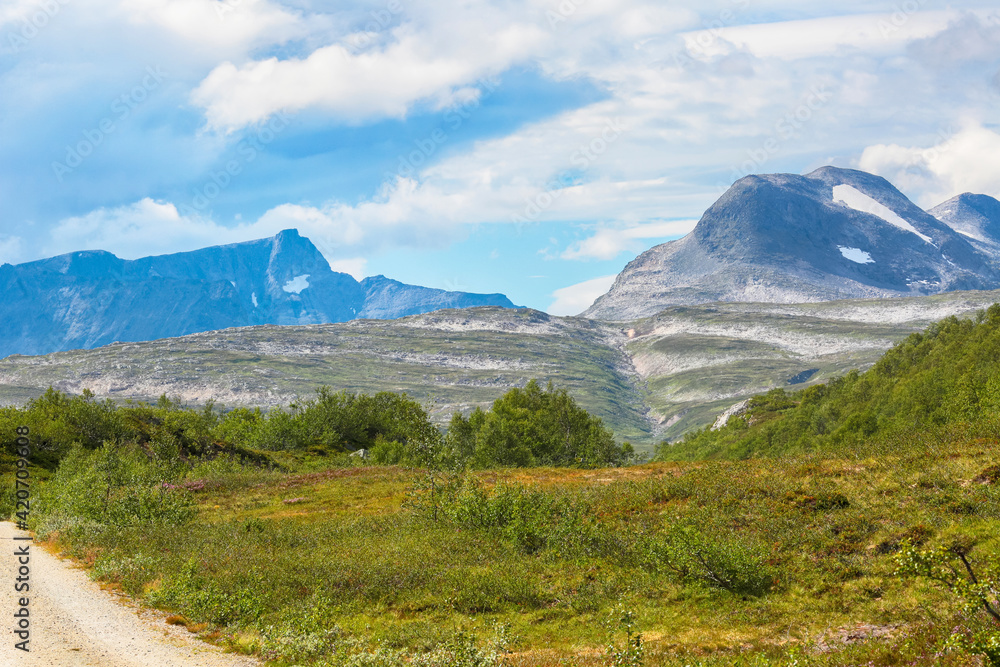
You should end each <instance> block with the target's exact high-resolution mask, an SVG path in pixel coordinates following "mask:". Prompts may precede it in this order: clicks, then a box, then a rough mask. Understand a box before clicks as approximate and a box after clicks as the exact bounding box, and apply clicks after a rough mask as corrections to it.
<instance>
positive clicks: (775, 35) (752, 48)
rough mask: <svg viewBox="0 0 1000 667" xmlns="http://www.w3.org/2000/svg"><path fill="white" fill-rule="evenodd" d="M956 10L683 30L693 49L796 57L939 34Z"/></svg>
mask: <svg viewBox="0 0 1000 667" xmlns="http://www.w3.org/2000/svg"><path fill="white" fill-rule="evenodd" d="M960 16H961V14H959V13H958V12H955V11H919V12H914V13H910V14H905V13H904V12H897V13H893V12H889V13H877V14H854V15H849V16H831V17H824V18H818V19H807V20H800V21H781V22H775V23H760V24H755V25H741V26H733V27H723V28H721V29H717V30H698V31H694V32H689V33H685V34H683V35H682V37H683V38H684V43H685V45H686V46H687V48H688V51H689V52H690V53H691V54H692V55H699V56H719V55H727V54H730V53H733V52H734V51H739V50H746V51H748V52H749V53H752V54H753V55H755V56H757V57H758V58H783V59H788V60H797V59H801V58H809V57H814V56H821V55H827V54H830V55H832V54H835V53H837V52H838V51H841V50H843V49H845V48H851V49H857V50H863V51H864V52H866V53H869V54H871V53H879V52H882V53H885V52H890V51H893V50H897V49H899V48H900V47H901V46H905V45H906V44H908V43H909V42H912V41H914V40H917V39H923V38H926V37H930V36H933V35H936V34H937V33H939V32H941V31H942V30H943V29H944V28H945V27H946V26H947V25H948V22H949V20H954V19H957V18H959V17H960Z"/></svg>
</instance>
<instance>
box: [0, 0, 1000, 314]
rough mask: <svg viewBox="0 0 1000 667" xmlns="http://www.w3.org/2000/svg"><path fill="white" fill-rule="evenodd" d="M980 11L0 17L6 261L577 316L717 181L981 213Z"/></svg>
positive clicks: (264, 8)
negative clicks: (357, 283) (899, 196)
mask: <svg viewBox="0 0 1000 667" xmlns="http://www.w3.org/2000/svg"><path fill="white" fill-rule="evenodd" d="M998 109H1000V8H997V7H996V3H995V0H989V1H983V2H974V1H961V0H959V1H956V2H952V3H948V4H944V3H936V2H932V1H930V0H902V1H895V0H894V1H893V2H885V3H884V4H883V3H878V2H872V1H871V0H866V1H865V2H861V1H860V0H842V1H840V2H836V3H833V2H824V3H817V2H808V1H805V2H804V1H802V0H796V1H795V2H792V1H790V0H699V1H697V2H695V1H694V0H682V1H678V2H670V3H667V2H662V1H661V2H643V1H640V0H495V1H492V2H491V1H486V0H461V1H453V0H449V1H443V0H438V1H435V2H426V1H425V2H417V1H416V0H373V1H371V2H362V1H354V0H343V1H338V2H329V1H324V0H286V1H277V0H2V3H0V262H10V263H14V264H17V263H21V262H26V261H31V260H35V259H39V258H43V257H50V256H53V255H57V254H61V253H65V252H71V251H77V250H86V249H102V250H107V251H110V252H113V253H115V254H116V255H118V256H119V257H123V258H127V259H133V258H137V257H143V256H147V255H158V254H165V253H170V252H179V251H185V250H193V249H196V248H201V247H205V246H210V245H219V244H225V243H235V242H240V241H246V240H251V239H257V238H263V237H268V236H273V235H274V234H276V233H277V232H279V231H281V230H282V229H288V228H296V229H298V230H299V231H300V233H302V234H303V235H304V236H307V237H309V238H310V239H311V240H312V241H313V242H314V243H315V244H316V246H317V247H318V248H319V249H320V250H321V251H322V252H323V254H324V255H325V256H326V257H327V259H328V260H329V261H330V263H331V265H332V266H333V268H334V269H336V270H340V271H344V272H347V273H351V274H352V275H354V276H355V277H357V278H361V277H363V276H369V275H377V274H383V275H386V276H388V277H390V278H394V279H397V280H402V281H404V282H408V283H413V284H419V285H426V286H429V287H436V288H442V289H451V290H464V291H473V292H502V293H504V294H506V295H507V296H508V297H510V298H511V300H513V301H514V302H515V303H516V304H518V305H524V306H530V307H533V308H537V309H540V310H545V311H547V312H550V313H552V314H557V315H566V314H576V313H579V312H580V311H582V310H584V309H585V308H586V307H587V306H589V305H590V303H591V302H592V301H593V299H594V298H596V297H597V296H599V295H600V294H602V293H603V292H605V291H606V290H607V289H608V288H609V287H610V285H611V282H612V281H613V280H614V276H615V275H616V274H617V273H618V272H619V271H621V269H622V268H623V267H624V266H625V264H627V263H628V262H629V261H630V260H632V259H634V258H635V257H636V256H637V255H638V254H639V253H640V252H642V251H643V250H646V249H648V248H650V247H652V246H654V245H656V244H659V243H663V242H665V241H668V240H671V239H676V238H679V237H681V236H682V235H684V234H685V233H687V232H688V231H690V230H691V229H692V228H693V227H694V225H695V223H696V222H697V220H698V219H699V218H700V217H701V214H702V213H703V212H704V211H705V209H706V208H708V207H709V206H710V205H711V204H712V203H713V202H714V201H715V200H716V199H717V198H718V197H719V196H720V195H721V194H722V193H723V192H724V191H725V190H726V188H728V187H729V186H730V185H731V184H732V183H733V182H734V181H736V180H737V179H739V178H741V177H743V176H745V175H748V174H752V173H774V172H788V173H808V172H809V171H812V170H813V169H816V168H818V167H820V166H823V165H827V164H832V165H836V166H841V167H850V168H858V169H863V170H865V171H869V172H872V173H876V174H879V175H881V176H884V177H886V178H888V179H889V180H890V181H891V182H892V183H893V184H895V185H896V186H897V187H898V188H900V189H901V190H902V191H903V192H904V193H905V194H906V195H907V196H909V197H910V198H911V199H912V200H913V201H915V202H916V203H917V204H919V205H921V206H923V207H925V208H928V207H931V206H934V205H936V204H939V203H941V202H942V201H944V200H946V199H948V198H950V197H952V196H954V195H957V194H960V193H962V192H967V191H971V192H976V193H982V194H988V195H991V196H994V197H1000V159H998V157H997V156H1000V114H998Z"/></svg>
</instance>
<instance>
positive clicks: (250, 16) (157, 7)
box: [119, 0, 308, 51]
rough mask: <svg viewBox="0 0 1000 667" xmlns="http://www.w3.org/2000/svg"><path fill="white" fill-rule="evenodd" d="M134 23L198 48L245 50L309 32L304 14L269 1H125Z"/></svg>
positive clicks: (279, 42)
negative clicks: (160, 31)
mask: <svg viewBox="0 0 1000 667" xmlns="http://www.w3.org/2000/svg"><path fill="white" fill-rule="evenodd" d="M119 7H120V10H121V11H122V12H124V13H125V15H126V17H127V18H128V20H129V21H130V22H131V23H132V24H133V25H153V26H157V27H159V28H162V29H163V30H165V31H167V32H169V33H172V34H174V35H176V36H178V37H180V38H182V39H183V40H185V41H188V42H190V43H191V44H192V45H194V46H195V47H196V48H204V47H209V48H211V49H218V50H223V51H232V50H237V51H243V50H245V49H247V48H249V47H253V46H257V45H262V44H281V43H283V42H284V41H286V40H288V39H291V38H293V37H299V36H302V35H304V34H306V33H307V31H308V28H307V26H306V25H305V23H304V21H303V19H302V17H301V16H300V15H298V14H297V13H296V12H292V11H289V10H288V9H287V8H285V7H283V6H281V5H280V4H277V3H273V2H270V1H269V0H121V4H120V5H119Z"/></svg>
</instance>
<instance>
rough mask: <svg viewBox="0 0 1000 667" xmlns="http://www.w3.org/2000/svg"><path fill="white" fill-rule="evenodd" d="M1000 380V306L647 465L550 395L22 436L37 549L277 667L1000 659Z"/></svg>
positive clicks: (138, 418)
mask: <svg viewBox="0 0 1000 667" xmlns="http://www.w3.org/2000/svg"><path fill="white" fill-rule="evenodd" d="M998 366H1000V306H994V307H993V308H991V309H990V310H988V311H985V312H983V313H981V314H980V315H979V316H978V317H976V318H974V319H972V320H965V321H959V320H955V319H949V320H945V321H943V322H941V323H939V324H936V325H934V326H932V327H931V328H929V329H928V330H927V331H925V332H924V333H922V334H915V335H913V336H911V337H910V338H908V339H907V340H906V341H904V342H902V343H900V344H899V345H897V346H896V347H894V348H893V349H892V350H891V351H890V352H889V353H887V354H886V355H885V357H883V358H882V360H880V361H879V362H878V363H877V364H876V365H875V366H874V367H872V369H870V370H869V371H867V372H865V373H852V374H849V375H847V376H844V377H843V378H840V379H837V380H834V381H832V382H830V383H828V384H826V385H816V386H814V387H810V388H808V389H805V390H804V391H801V392H796V393H785V392H783V391H777V392H771V393H769V394H766V395H763V396H760V397H758V398H756V399H753V400H752V401H751V402H750V405H749V406H748V409H747V411H746V412H744V413H742V414H740V415H737V416H735V417H733V418H731V419H730V422H729V423H728V424H727V425H726V426H725V427H724V428H722V429H720V430H717V431H712V430H708V429H706V430H702V431H695V432H692V433H691V434H689V435H688V436H687V437H686V438H685V439H684V440H683V441H681V442H677V443H663V444H661V445H660V446H659V447H658V448H657V453H656V459H655V460H654V461H652V462H645V461H642V460H641V459H640V458H638V457H636V455H635V453H634V452H633V451H632V449H631V447H630V446H628V445H627V444H625V443H619V442H615V441H614V439H613V436H611V434H610V432H609V431H608V430H607V429H606V428H605V427H604V425H603V424H602V423H601V421H600V420H598V419H596V418H594V417H592V416H590V415H589V414H588V413H586V412H585V411H584V410H583V409H582V408H580V407H579V406H577V405H576V403H575V401H574V400H573V399H572V397H571V396H570V395H569V394H568V393H567V392H565V391H562V390H561V389H559V388H557V387H552V386H549V387H546V388H542V387H541V386H539V385H537V384H531V385H529V386H528V387H526V388H524V389H521V390H513V391H512V392H508V394H506V395H504V396H503V397H502V398H501V399H499V400H497V401H496V402H495V403H494V405H493V406H492V407H491V408H490V409H489V410H485V411H479V412H475V413H473V414H472V415H471V416H469V417H461V416H458V417H456V418H455V419H453V421H452V422H451V424H450V426H449V428H448V429H446V430H440V429H438V428H436V427H434V426H432V425H430V424H431V423H430V421H429V419H428V417H427V414H426V412H424V411H423V409H422V408H421V407H420V406H419V405H418V404H416V403H414V402H413V401H410V400H409V399H407V398H406V397H405V396H399V395H396V394H376V395H374V396H366V395H362V394H350V393H345V392H334V391H332V390H324V391H322V392H320V394H319V395H317V396H316V397H315V398H314V399H311V400H309V401H305V402H302V403H300V404H297V405H294V406H289V407H288V408H286V409H284V410H272V411H270V412H267V413H264V412H260V411H252V410H246V409H243V410H232V411H228V412H226V411H223V410H219V409H216V408H214V407H213V406H211V405H209V406H206V407H204V408H200V409H188V408H185V407H183V406H181V405H179V404H177V403H176V402H173V401H170V400H169V399H166V398H163V399H161V400H160V402H159V403H157V404H155V405H149V404H144V403H126V404H113V403H110V402H100V401H97V400H96V399H94V397H93V396H90V395H84V396H77V397H70V396H66V395H64V394H60V393H58V392H49V393H48V394H46V395H45V396H43V397H41V398H38V399H34V400H32V401H30V402H28V403H27V404H25V406H24V407H21V408H6V409H4V410H3V411H2V412H0V433H3V434H4V435H3V438H4V440H3V451H4V454H3V455H4V457H5V460H4V466H5V468H6V469H8V470H13V465H12V464H13V460H14V455H15V454H16V447H15V444H14V437H15V436H14V429H15V427H16V426H18V425H22V424H24V425H28V426H29V427H30V428H31V432H32V436H31V439H32V443H33V447H34V448H35V450H34V453H33V457H34V458H33V468H32V470H33V474H34V475H35V477H36V479H37V481H36V486H37V488H36V490H35V492H34V493H35V496H34V498H35V500H34V503H33V505H32V512H31V515H30V519H29V520H30V523H31V525H32V528H33V529H34V530H35V531H36V533H37V535H38V537H39V538H41V539H43V540H45V541H47V542H48V543H49V544H50V545H51V547H52V548H55V549H60V550H63V551H65V552H67V553H69V554H71V555H72V556H73V557H75V558H77V559H79V560H80V561H81V562H83V563H84V564H86V565H87V566H88V567H89V568H90V572H91V576H92V577H94V578H95V579H97V580H99V581H101V582H103V583H104V584H105V585H106V586H108V587H113V588H119V589H121V590H123V591H125V592H127V593H128V594H130V595H132V596H134V597H135V598H137V599H139V600H141V601H142V602H143V603H144V604H146V605H149V606H152V607H155V608H158V609H162V610H163V611H164V612H166V613H167V614H169V617H168V622H170V623H174V624H177V625H183V626H186V627H187V629H188V630H189V631H191V632H192V633H197V634H198V635H199V636H201V637H203V638H204V639H205V640H206V641H211V642H215V643H218V644H220V645H224V646H226V647H229V648H230V649H231V650H233V651H237V652H241V653H247V654H253V655H256V656H258V657H260V658H261V659H262V660H264V661H265V662H266V663H267V664H269V665H282V666H290V665H303V666H304V665H356V666H362V665H372V666H393V665H442V666H443V665H484V666H485V665H511V666H520V665H524V666H529V665H538V666H542V665H545V666H548V665H552V666H555V665H678V666H679V665H692V666H694V665H706V666H707V665H789V666H791V665H859V666H860V665H876V666H881V665H956V666H957V665H963V666H964V665H997V664H1000V618H994V616H993V615H992V614H991V610H993V611H996V610H997V609H998V608H1000V607H998V605H1000V599H998V598H1000V583H998V582H1000V558H998V554H1000V381H998V380H997V379H996V378H997V377H1000V373H998V370H1000V368H998ZM8 434H9V437H8ZM358 449H365V450H366V452H367V455H368V457H367V459H364V458H362V457H360V456H357V455H351V452H354V451H355V450H358ZM7 464H11V465H9V466H8V465H7ZM8 481H9V480H8V479H6V478H5V480H4V482H3V483H4V487H3V488H4V489H8V488H11V486H12V485H11V484H9V483H8ZM0 503H2V507H0V512H2V513H4V514H10V513H12V512H13V510H14V507H13V498H12V497H11V496H10V494H7V495H5V496H3V497H0Z"/></svg>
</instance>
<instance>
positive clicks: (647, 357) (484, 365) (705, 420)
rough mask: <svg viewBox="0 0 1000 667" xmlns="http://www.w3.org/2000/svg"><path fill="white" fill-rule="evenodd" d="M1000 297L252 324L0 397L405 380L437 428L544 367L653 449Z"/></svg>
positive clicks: (16, 365) (8, 383)
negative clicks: (629, 314)
mask: <svg viewBox="0 0 1000 667" xmlns="http://www.w3.org/2000/svg"><path fill="white" fill-rule="evenodd" d="M997 301H1000V292H951V293H946V294H941V295H935V296H927V297H915V298H904V299H873V300H853V301H852V300H848V301H833V302H827V303H806V304H754V303H716V304H706V305H699V306H678V307H675V308H671V309H667V310H665V311H662V312H660V313H658V314H657V315H655V316H653V317H649V318H644V319H639V320H635V321H632V322H628V323H607V322H601V321H597V320H592V319H587V318H580V317H553V316H549V315H546V314H545V313H541V312H538V311H534V310H528V309H517V310H511V309H504V308H488V307H487V308H472V309H462V310H442V311H437V312H433V313H428V314H422V315H415V316H410V317H405V318H401V319H397V320H392V321H378V320H356V321H352V322H346V323H336V324H318V325H295V326H273V325H260V326H251V327H243V328H232V329H225V330H221V331H213V332H205V333H198V334H192V335H188V336H183V337H178V338H169V339H163V340H157V341H151V342H138V343H116V344H113V345H109V346H105V347H102V348H99V349H95V350H76V351H67V352H59V353H54V354H49V355H44V356H32V357H28V356H12V357H9V358H7V359H4V360H2V361H0V401H3V402H6V403H18V404H19V403H22V402H23V401H25V400H27V399H29V398H31V397H34V396H37V395H39V394H41V393H42V392H44V391H45V389H46V388H47V387H49V386H53V387H55V388H57V389H60V390H63V391H68V392H74V393H79V392H82V391H83V389H85V388H89V389H91V390H93V391H94V392H96V393H97V395H98V396H101V397H111V398H114V399H116V400H122V399H126V398H135V399H143V400H155V399H156V398H157V397H159V396H160V395H161V394H164V393H166V394H167V395H169V396H171V397H175V398H179V399H181V400H182V401H184V402H186V403H189V404H199V403H204V402H206V401H208V400H215V401H217V403H218V404H220V405H223V406H228V407H234V406H237V405H251V406H253V405H258V406H262V407H273V406H279V405H286V404H288V403H289V402H292V401H294V400H296V399H297V398H304V397H309V396H311V395H312V394H313V393H314V392H315V391H316V390H317V389H318V388H319V387H320V386H322V385H329V386H331V387H333V388H335V389H347V390H351V391H360V392H375V391H381V390H389V391H405V392H407V393H408V394H409V395H410V396H412V397H414V398H416V399H418V400H419V401H421V402H422V403H423V404H424V405H426V406H427V407H428V409H429V410H430V412H431V414H432V417H433V418H434V419H435V420H436V421H438V422H439V423H444V422H446V421H447V420H448V418H449V417H450V416H451V414H452V413H453V412H454V411H461V412H468V411H470V410H471V409H473V408H474V407H475V406H481V407H486V406H488V405H489V403H491V402H492V401H493V400H494V399H496V398H497V397H499V396H500V395H501V394H503V393H504V392H505V391H507V390H508V389H509V388H511V387H515V386H523V385H524V384H526V383H527V381H528V380H530V379H532V378H538V379H539V380H541V381H542V382H547V381H550V380H551V381H552V382H554V383H556V384H557V385H559V386H563V387H566V388H567V389H569V391H570V392H571V394H572V395H573V396H574V397H576V398H577V400H578V401H579V402H580V403H581V404H582V405H583V406H584V407H586V408H587V409H588V410H591V411H592V412H594V413H595V414H597V415H599V416H600V417H601V418H602V419H604V420H605V421H606V422H607V423H608V424H609V425H610V426H611V427H612V428H613V429H614V431H615V433H616V435H617V437H618V438H619V439H628V440H631V441H632V442H634V443H636V444H638V445H639V446H640V447H649V446H651V445H652V444H654V443H655V442H658V441H659V440H660V439H663V438H671V439H672V438H676V437H678V436H679V435H680V434H682V433H683V432H685V431H687V430H689V429H691V428H696V427H702V426H705V425H708V424H711V423H712V422H713V421H714V420H715V419H716V418H717V416H718V415H719V414H720V413H722V412H723V411H724V410H726V409H727V408H729V407H730V406H732V405H733V404H735V403H737V402H739V401H741V400H743V399H745V398H746V397H748V396H750V395H753V394H755V393H759V392H761V391H766V390H767V389H770V388H772V387H786V388H789V389H798V388H802V387H804V386H806V385H808V384H812V383H816V382H824V381H827V380H829V379H830V378H832V377H834V376H836V375H839V374H842V373H844V372H847V371H848V370H851V369H854V368H865V367H867V366H868V365H870V364H872V363H874V361H875V360H876V359H877V358H878V356H879V355H880V354H881V353H882V352H883V351H884V350H885V349H887V348H888V347H890V346H891V345H892V344H893V343H895V342H897V341H899V340H901V339H902V338H905V337H906V336H907V335H909V334H910V333H912V332H914V331H919V330H921V329H923V328H925V327H926V326H927V325H928V324H930V323H932V322H934V321H937V320H939V319H941V318H943V317H946V316H949V315H960V316H962V315H964V316H968V315H971V314H972V313H974V312H975V311H976V310H978V309H981V308H985V307H987V306H989V305H990V304H992V303H994V302H997Z"/></svg>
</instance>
